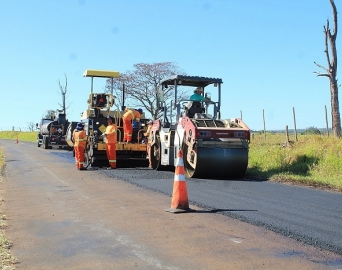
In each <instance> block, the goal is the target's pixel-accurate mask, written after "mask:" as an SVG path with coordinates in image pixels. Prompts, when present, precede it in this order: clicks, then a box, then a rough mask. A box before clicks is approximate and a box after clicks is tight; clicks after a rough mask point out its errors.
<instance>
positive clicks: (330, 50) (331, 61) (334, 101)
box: [314, 0, 341, 137]
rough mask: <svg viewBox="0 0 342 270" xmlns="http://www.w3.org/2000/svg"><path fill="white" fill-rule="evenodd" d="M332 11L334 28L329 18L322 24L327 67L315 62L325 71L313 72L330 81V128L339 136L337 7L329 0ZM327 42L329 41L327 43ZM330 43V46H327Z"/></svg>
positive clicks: (332, 0)
mask: <svg viewBox="0 0 342 270" xmlns="http://www.w3.org/2000/svg"><path fill="white" fill-rule="evenodd" d="M329 1H330V4H331V7H332V12H333V21H334V29H333V31H332V32H331V30H330V26H329V20H327V24H326V26H323V29H324V31H323V32H324V35H325V39H324V41H325V50H324V52H325V55H326V58H327V62H328V68H326V67H324V66H322V65H320V64H317V63H316V62H314V63H315V64H316V65H317V66H318V67H320V68H322V69H323V70H324V71H325V72H326V73H320V72H314V73H316V74H317V76H325V77H328V78H329V81H330V100H331V116H332V130H333V133H334V136H335V137H340V136H341V117H340V110H339V101H338V87H339V86H338V84H337V79H336V74H337V50H336V37H337V9H336V6H335V3H334V0H329ZM328 42H329V43H328ZM329 45H330V47H329Z"/></svg>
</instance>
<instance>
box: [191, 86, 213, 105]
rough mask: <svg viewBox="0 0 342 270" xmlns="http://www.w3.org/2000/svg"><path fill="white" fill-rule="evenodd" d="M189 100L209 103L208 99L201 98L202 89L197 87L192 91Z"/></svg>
mask: <svg viewBox="0 0 342 270" xmlns="http://www.w3.org/2000/svg"><path fill="white" fill-rule="evenodd" d="M190 100H192V101H205V102H207V101H210V100H209V99H208V98H206V97H204V96H203V89H202V87H197V88H196V89H195V90H194V93H193V94H192V95H191V96H190Z"/></svg>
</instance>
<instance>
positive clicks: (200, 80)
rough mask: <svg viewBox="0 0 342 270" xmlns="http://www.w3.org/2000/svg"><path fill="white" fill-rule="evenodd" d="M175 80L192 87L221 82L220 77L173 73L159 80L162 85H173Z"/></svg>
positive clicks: (179, 83)
mask: <svg viewBox="0 0 342 270" xmlns="http://www.w3.org/2000/svg"><path fill="white" fill-rule="evenodd" d="M175 80H176V81H177V85H183V86H194V87H196V86H197V87H206V86H208V85H209V84H213V83H223V82H222V79H220V78H208V77H200V76H185V75H173V76H171V77H170V78H168V79H165V80H163V81H162V82H161V84H162V85H174V84H175Z"/></svg>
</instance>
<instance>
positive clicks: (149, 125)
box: [144, 119, 153, 168]
mask: <svg viewBox="0 0 342 270" xmlns="http://www.w3.org/2000/svg"><path fill="white" fill-rule="evenodd" d="M152 125H153V121H152V120H151V119H150V120H149V121H148V122H147V130H146V132H145V133H144V136H145V137H146V138H147V145H146V152H147V158H148V167H149V168H152V162H151V129H152Z"/></svg>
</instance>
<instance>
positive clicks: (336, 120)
mask: <svg viewBox="0 0 342 270" xmlns="http://www.w3.org/2000/svg"><path fill="white" fill-rule="evenodd" d="M330 95H331V117H332V130H333V133H334V136H335V137H340V136H341V117H340V109H339V101H338V86H337V82H336V81H334V82H331V83H330Z"/></svg>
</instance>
